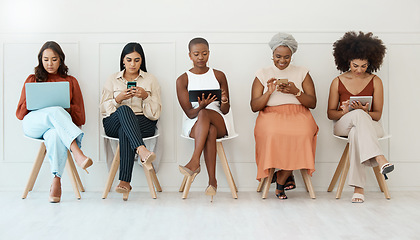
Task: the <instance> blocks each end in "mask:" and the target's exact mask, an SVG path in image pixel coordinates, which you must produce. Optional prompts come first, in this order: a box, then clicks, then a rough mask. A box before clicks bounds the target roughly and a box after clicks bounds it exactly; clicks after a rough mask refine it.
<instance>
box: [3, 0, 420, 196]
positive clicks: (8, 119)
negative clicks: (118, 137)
mask: <svg viewBox="0 0 420 240" xmlns="http://www.w3.org/2000/svg"><path fill="white" fill-rule="evenodd" d="M419 12H420V2H418V1H415V0H401V1H398V3H397V2H395V1H380V0H373V1H359V0H357V1H351V2H349V1H333V0H325V1H310V0H301V1H288V2H280V1H255V3H252V4H246V3H244V2H243V1H221V0H216V1H192V0H190V1H169V0H166V1H165V0H157V1H147V2H146V1H144V2H141V1H134V0H129V1H123V2H121V1H82V0H76V1H52V0H41V1H13V0H5V1H1V2H0V46H1V47H0V73H1V74H0V92H1V97H0V108H1V111H0V125H1V126H2V127H1V128H0V152H1V154H0V190H16V189H17V190H23V188H24V185H25V183H26V181H27V178H28V176H29V172H30V171H31V168H32V163H33V160H34V157H35V154H36V152H37V149H38V145H39V143H37V142H34V141H31V140H29V139H26V138H25V137H23V134H22V130H21V123H20V122H19V121H18V120H17V119H16V117H15V110H16V105H17V102H18V100H19V96H20V91H21V88H22V85H23V82H24V81H25V79H26V77H27V76H28V75H29V74H31V73H32V72H33V68H34V67H35V65H36V62H37V60H36V55H37V52H38V51H39V48H40V47H41V46H42V44H43V43H44V42H45V41H47V40H55V41H57V42H58V43H60V45H61V46H62V48H63V50H64V52H65V54H66V64H67V65H68V66H69V68H70V73H71V74H72V75H74V76H75V77H76V78H77V79H78V80H79V83H80V85H81V88H82V92H83V96H84V100H85V108H86V115H87V123H86V125H85V126H84V127H83V130H84V131H85V138H84V142H83V149H84V151H85V152H86V153H87V154H88V155H89V156H91V157H92V158H93V159H94V162H95V163H94V166H93V167H91V168H90V172H91V174H89V175H86V174H84V173H82V172H80V174H81V177H82V181H83V183H84V184H85V185H86V188H87V189H88V190H92V191H98V190H99V191H100V190H102V188H103V186H104V183H105V179H106V176H107V169H106V163H105V154H104V153H105V152H104V147H103V142H102V139H101V137H100V134H101V131H102V129H101V125H100V124H99V123H100V115H99V109H98V104H99V100H100V92H101V88H102V85H103V83H104V81H105V80H106V78H107V77H108V75H109V74H111V73H113V72H115V71H118V67H119V62H118V61H119V54H120V51H121V49H122V47H123V46H124V44H125V43H127V42H129V41H138V42H140V43H142V45H143V46H144V49H145V53H146V59H147V65H148V71H149V72H151V73H153V74H155V75H156V76H157V77H158V79H159V82H160V84H161V87H162V100H163V114H162V118H161V121H160V124H161V131H160V132H161V135H162V138H161V139H162V140H163V146H164V152H163V158H162V164H161V167H160V171H159V172H158V177H159V179H160V181H161V184H162V186H163V188H164V190H176V189H177V188H178V187H179V184H180V181H181V179H182V175H181V174H180V173H179V172H178V168H177V165H178V164H185V163H186V162H187V161H188V160H189V157H190V155H191V153H192V147H193V144H192V142H189V141H188V140H185V139H182V138H181V137H180V126H181V122H180V121H181V116H182V110H181V108H180V107H179V105H178V102H177V99H176V93H175V80H176V78H177V77H178V76H179V75H180V74H182V73H183V72H184V71H185V70H187V69H189V68H190V67H191V62H190V60H189V59H188V56H187V44H188V41H189V40H190V39H191V38H193V37H195V36H203V37H205V38H206V39H208V40H209V42H210V49H211V56H210V65H211V66H212V67H214V68H217V69H220V70H222V71H224V72H225V74H226V75H227V77H228V82H229V87H230V94H231V102H232V111H233V115H234V119H235V128H236V131H237V132H238V133H239V134H240V136H239V137H238V138H237V139H234V140H232V141H230V142H226V143H225V144H224V145H225V150H226V153H227V157H228V160H229V162H230V166H231V170H232V173H233V176H234V178H235V180H236V183H237V185H238V187H239V190H254V189H255V187H256V186H257V182H256V181H255V176H256V166H255V160H254V140H253V128H254V123H255V118H256V116H257V115H256V114H254V113H252V112H251V110H250V107H249V100H250V88H251V83H252V80H253V78H254V73H255V71H256V70H257V69H259V68H260V67H263V66H266V65H268V64H270V61H271V60H270V59H271V53H270V49H269V48H268V46H267V42H268V41H269V40H270V38H271V36H272V35H273V34H275V33H276V32H278V31H287V32H290V33H292V34H293V35H294V36H295V38H296V39H297V41H298V42H299V44H300V45H299V50H298V52H297V53H296V55H295V56H294V60H293V61H294V63H295V64H297V65H304V66H306V67H308V68H309V69H310V73H311V75H312V77H313V79H314V82H315V86H316V92H317V96H318V105H317V108H316V109H315V110H313V111H312V113H313V115H314V117H315V119H316V121H317V123H318V125H319V127H320V133H319V138H318V139H319V140H318V145H317V154H316V172H315V173H314V176H313V184H314V186H315V188H316V190H318V191H325V190H326V188H327V186H328V183H329V180H330V179H331V177H332V175H333V172H334V170H335V167H336V165H337V162H338V160H339V157H340V156H341V153H342V150H343V148H344V143H343V142H340V141H339V140H337V139H335V138H333V137H332V135H331V130H332V123H331V122H330V121H329V120H328V119H327V118H326V104H327V98H328V88H329V84H330V82H331V80H332V79H333V78H334V77H335V76H336V75H338V74H339V72H338V71H337V70H336V69H335V65H334V61H333V57H332V54H331V53H332V43H333V42H334V41H335V40H337V39H338V38H339V37H341V36H342V35H343V34H344V32H346V31H348V30H363V31H372V32H374V33H375V34H376V35H378V36H379V37H380V38H381V39H383V40H384V42H385V44H386V45H387V48H388V51H387V55H386V59H385V61H384V65H383V67H382V69H381V71H380V72H378V73H377V74H378V75H379V76H380V77H381V78H382V80H383V82H384V85H385V106H384V115H383V123H384V126H385V129H386V131H388V132H389V133H390V134H392V138H391V139H390V140H388V141H384V142H383V143H382V146H383V148H384V151H385V153H386V156H387V157H388V158H389V160H390V161H391V162H393V163H394V164H395V166H396V170H395V172H393V173H392V174H391V176H390V180H389V181H388V184H389V187H390V189H391V190H393V191H396V190H401V189H402V190H413V189H415V190H418V189H420V183H419V182H418V181H416V178H415V176H416V172H417V170H418V169H420V157H419V156H418V154H417V151H416V150H417V149H416V147H418V146H420V140H419V139H418V138H416V135H417V134H418V133H419V132H420V131H419V130H420V127H419V126H418V124H415V123H416V119H418V118H419V117H420V113H419V112H418V111H417V109H418V107H417V103H418V102H419V101H418V96H417V95H416V93H417V89H419V88H420V82H419V81H416V80H418V79H417V78H418V77H417V75H416V74H415V73H414V71H413V70H414V69H416V68H417V67H418V66H420V58H419V57H418V56H419V55H420V14H418V13H419ZM219 165H220V164H219ZM203 166H204V164H203ZM48 173H49V166H48V162H47V161H46V162H45V164H44V166H43V168H41V172H40V175H39V178H38V181H37V184H36V185H35V190H37V189H38V190H48V188H49V186H50V183H49V182H50V175H49V174H48ZM367 173H368V189H372V190H377V184H376V183H375V182H374V177H373V174H372V172H371V170H370V169H369V171H368V172H367ZM218 180H219V189H221V190H227V187H228V186H227V183H226V181H225V177H224V175H223V171H222V170H221V168H220V166H218ZM297 180H298V186H299V187H302V181H301V178H300V177H297ZM63 181H64V185H65V188H66V186H69V183H68V178H67V177H66V176H64V180H63ZM132 184H133V186H134V187H135V188H136V189H144V190H147V188H146V182H145V179H144V176H143V173H142V171H140V169H139V167H138V166H135V171H134V178H133V183H132ZM206 185H207V175H206V173H205V171H203V173H202V174H200V175H199V176H198V177H197V179H196V181H195V182H194V184H193V186H192V190H200V191H202V190H204V187H205V186H206ZM67 189H68V190H70V189H69V188H67Z"/></svg>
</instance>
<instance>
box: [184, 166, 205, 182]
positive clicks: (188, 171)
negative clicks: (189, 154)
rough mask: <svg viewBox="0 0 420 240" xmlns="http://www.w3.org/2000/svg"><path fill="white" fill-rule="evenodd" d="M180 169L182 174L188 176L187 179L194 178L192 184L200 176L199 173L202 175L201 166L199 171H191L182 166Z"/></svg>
mask: <svg viewBox="0 0 420 240" xmlns="http://www.w3.org/2000/svg"><path fill="white" fill-rule="evenodd" d="M178 168H179V171H180V172H181V173H182V174H184V176H187V177H192V178H193V179H192V181H191V182H193V181H194V179H195V177H196V176H197V174H199V173H200V171H201V166H200V167H198V168H197V169H195V170H194V171H191V170H190V169H189V168H187V167H184V166H181V165H179V166H178Z"/></svg>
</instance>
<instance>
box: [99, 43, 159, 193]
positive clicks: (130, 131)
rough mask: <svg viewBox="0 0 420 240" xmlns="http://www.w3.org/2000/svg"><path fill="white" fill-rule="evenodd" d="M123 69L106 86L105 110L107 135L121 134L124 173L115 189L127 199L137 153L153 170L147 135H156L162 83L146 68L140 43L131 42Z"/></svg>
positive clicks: (124, 51)
mask: <svg viewBox="0 0 420 240" xmlns="http://www.w3.org/2000/svg"><path fill="white" fill-rule="evenodd" d="M120 70H121V71H120V72H117V73H115V74H112V75H111V76H110V77H109V79H108V80H107V82H106V83H105V85H104V88H103V90H102V98H101V113H102V116H103V117H104V118H103V125H104V130H105V134H106V135H107V136H110V137H118V139H119V144H120V176H119V180H120V182H119V184H118V186H117V187H116V189H115V191H116V192H118V193H123V196H124V200H126V199H127V198H128V194H129V192H130V191H131V185H130V182H131V175H132V171H133V166H134V156H135V153H137V154H138V156H139V157H140V160H141V162H142V164H143V166H144V167H146V168H148V169H151V168H152V162H153V161H154V160H155V159H156V155H155V153H153V152H151V151H149V150H148V149H147V148H146V146H145V144H144V142H143V138H147V137H151V136H153V135H154V134H155V130H156V123H157V120H158V119H159V116H160V112H161V101H160V86H159V83H158V81H157V79H156V77H155V76H153V75H152V74H150V73H148V72H147V70H146V59H145V56H144V52H143V48H142V47H141V45H140V44H139V43H128V44H127V45H126V46H125V47H124V49H123V51H122V53H121V59H120Z"/></svg>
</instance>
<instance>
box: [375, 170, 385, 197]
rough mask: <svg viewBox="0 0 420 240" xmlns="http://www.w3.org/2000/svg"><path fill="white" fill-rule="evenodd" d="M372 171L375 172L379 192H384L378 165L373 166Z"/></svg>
mask: <svg viewBox="0 0 420 240" xmlns="http://www.w3.org/2000/svg"><path fill="white" fill-rule="evenodd" d="M372 169H373V173H374V174H375V177H376V181H378V185H379V189H381V192H384V188H383V186H382V181H381V177H382V176H381V175H382V174H381V172H380V170H379V166H378V167H373V168H372Z"/></svg>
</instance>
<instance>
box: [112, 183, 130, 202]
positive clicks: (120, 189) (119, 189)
mask: <svg viewBox="0 0 420 240" xmlns="http://www.w3.org/2000/svg"><path fill="white" fill-rule="evenodd" d="M131 189H133V188H132V187H131V186H130V189H127V188H123V187H120V186H116V187H115V191H116V192H117V193H122V194H123V200H124V201H127V200H128V195H130V192H131Z"/></svg>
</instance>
